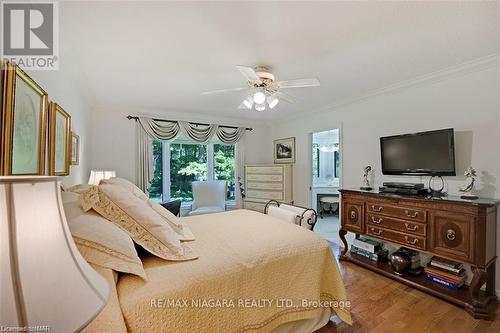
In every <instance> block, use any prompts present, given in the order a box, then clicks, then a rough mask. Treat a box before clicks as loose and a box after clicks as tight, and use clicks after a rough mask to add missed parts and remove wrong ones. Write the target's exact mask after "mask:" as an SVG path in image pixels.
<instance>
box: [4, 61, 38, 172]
mask: <svg viewBox="0 0 500 333" xmlns="http://www.w3.org/2000/svg"><path fill="white" fill-rule="evenodd" d="M1 66H2V68H1V73H2V75H1V80H2V109H1V113H0V123H1V129H2V130H1V132H0V138H1V140H0V142H1V143H0V174H1V175H6V176H23V175H44V174H45V151H46V136H47V106H48V94H47V92H46V91H45V90H44V89H43V88H42V87H41V86H40V85H38V83H36V82H35V81H34V80H33V79H32V78H31V77H30V76H29V75H28V74H26V73H25V72H24V71H23V70H22V69H21V68H19V66H17V65H15V64H12V63H10V62H8V61H4V62H2V65H1Z"/></svg>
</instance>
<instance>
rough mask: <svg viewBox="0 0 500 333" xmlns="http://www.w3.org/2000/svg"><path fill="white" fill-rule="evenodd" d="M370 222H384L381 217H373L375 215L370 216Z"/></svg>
mask: <svg viewBox="0 0 500 333" xmlns="http://www.w3.org/2000/svg"><path fill="white" fill-rule="evenodd" d="M372 222H373V223H375V224H381V223H382V222H384V219H382V218H381V217H379V218H378V220H377V219H376V218H375V216H372Z"/></svg>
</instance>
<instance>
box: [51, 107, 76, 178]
mask: <svg viewBox="0 0 500 333" xmlns="http://www.w3.org/2000/svg"><path fill="white" fill-rule="evenodd" d="M70 163H71V116H70V115H69V113H67V112H66V111H64V109H63V108H62V107H60V106H59V105H58V104H57V103H54V102H51V103H50V108H49V175H51V176H67V175H69V165H70Z"/></svg>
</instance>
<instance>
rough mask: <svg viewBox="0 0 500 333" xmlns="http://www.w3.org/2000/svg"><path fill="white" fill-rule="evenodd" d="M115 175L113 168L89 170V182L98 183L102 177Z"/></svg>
mask: <svg viewBox="0 0 500 333" xmlns="http://www.w3.org/2000/svg"><path fill="white" fill-rule="evenodd" d="M112 177H116V172H115V171H114V170H91V171H90V178H89V184H90V185H99V183H100V182H101V180H102V179H109V178H112Z"/></svg>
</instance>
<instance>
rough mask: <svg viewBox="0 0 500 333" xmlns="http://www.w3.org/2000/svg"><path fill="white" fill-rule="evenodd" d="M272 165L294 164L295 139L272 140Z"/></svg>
mask: <svg viewBox="0 0 500 333" xmlns="http://www.w3.org/2000/svg"><path fill="white" fill-rule="evenodd" d="M273 144H274V163H275V164H293V163H295V137H292V138H285V139H279V140H274V141H273Z"/></svg>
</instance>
